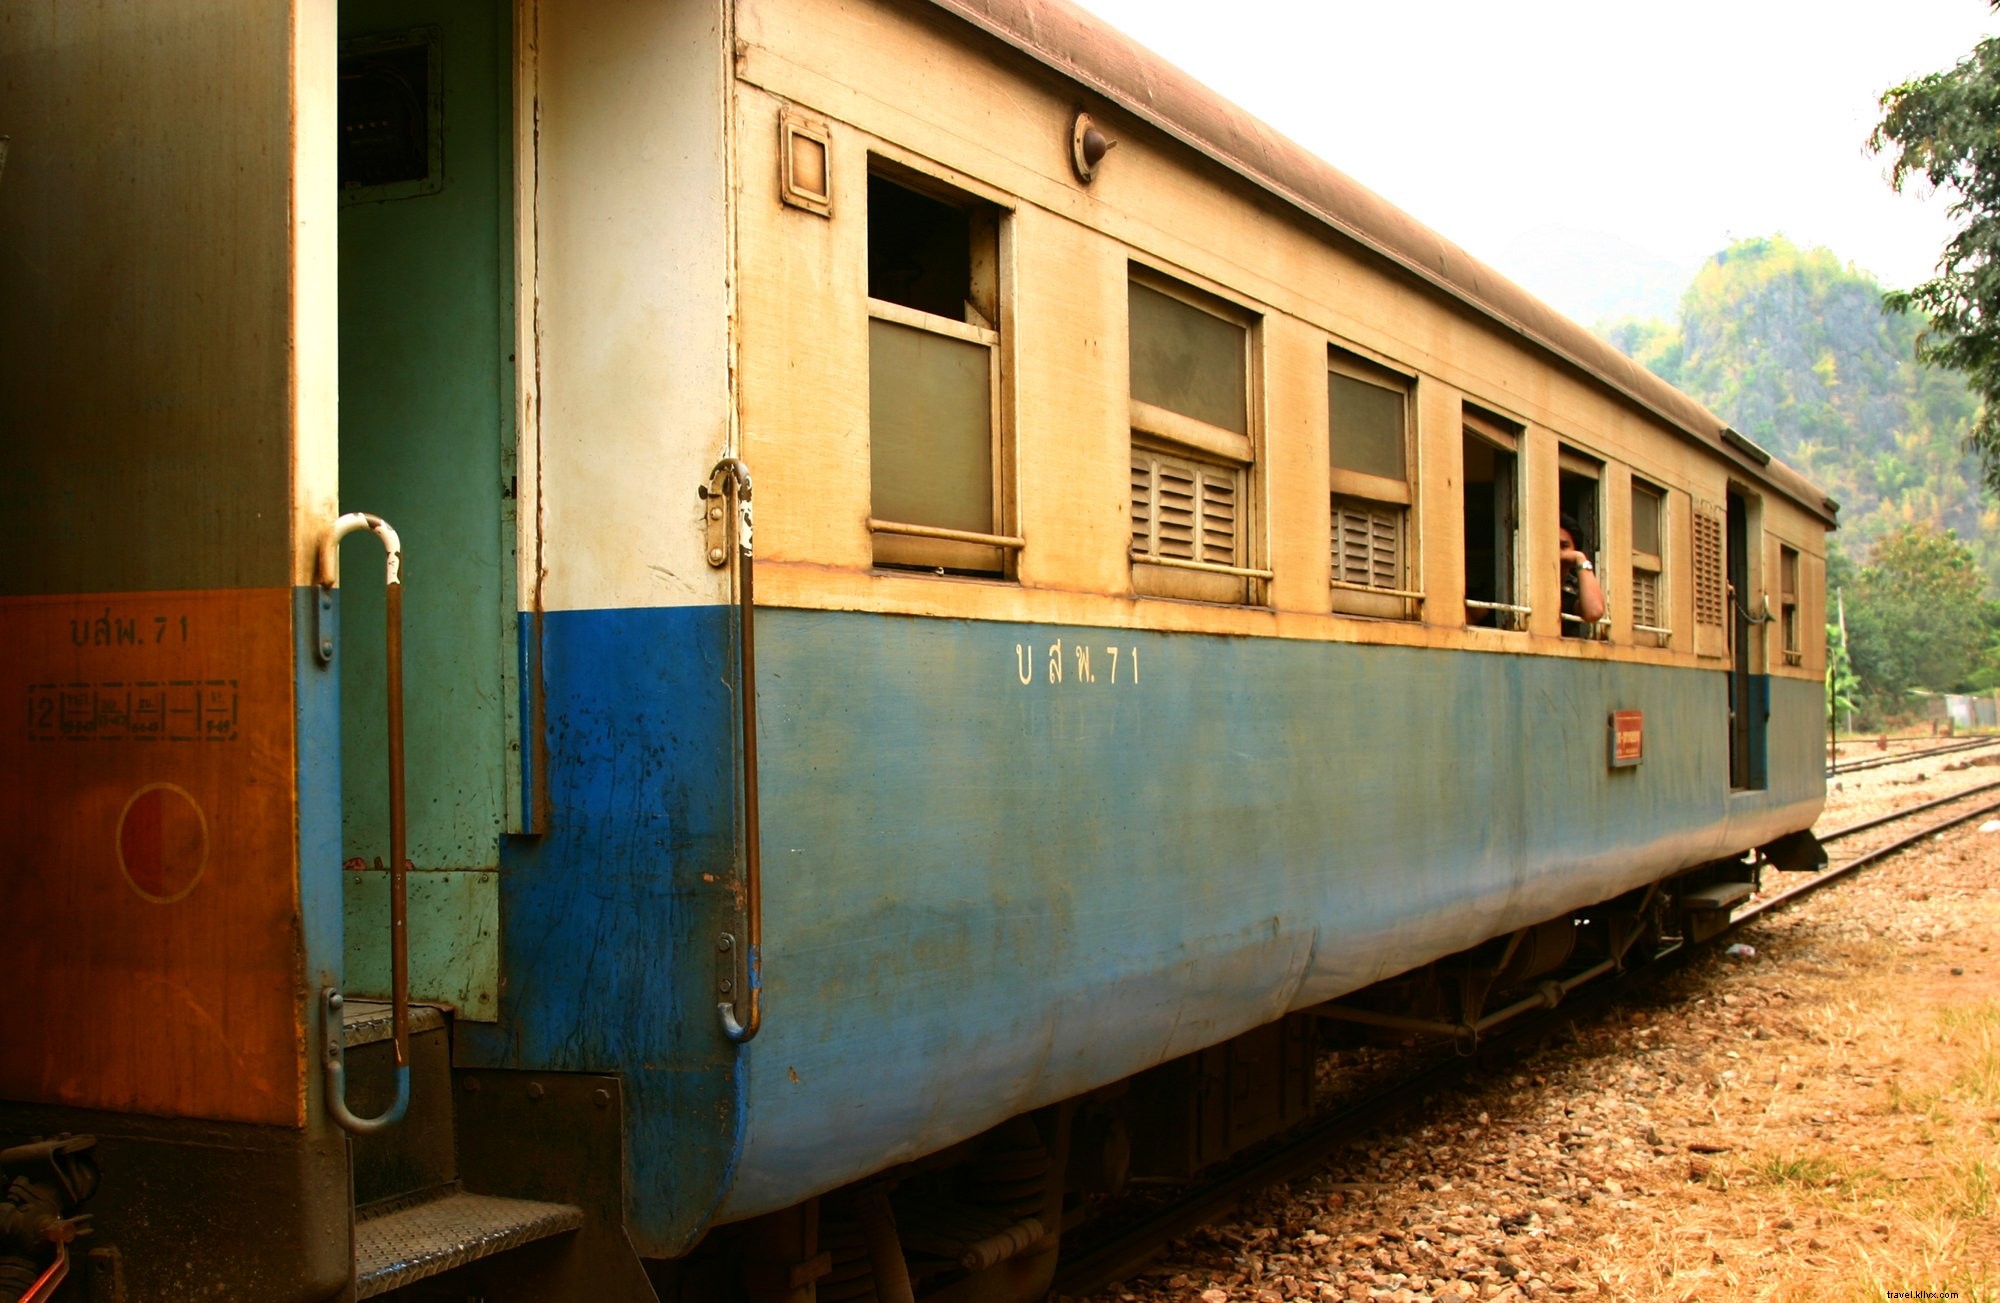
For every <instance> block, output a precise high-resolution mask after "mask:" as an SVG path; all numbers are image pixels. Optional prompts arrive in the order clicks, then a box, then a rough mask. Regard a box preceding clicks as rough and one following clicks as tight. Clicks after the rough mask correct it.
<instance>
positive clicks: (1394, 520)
mask: <svg viewBox="0 0 2000 1303" xmlns="http://www.w3.org/2000/svg"><path fill="white" fill-rule="evenodd" d="M1405 514H1406V513H1405V511H1404V509H1403V508H1401V507H1392V506H1384V505H1382V504H1381V503H1377V502H1363V501H1361V500H1359V499H1356V498H1335V499H1334V500H1333V577H1334V579H1335V581H1336V582H1339V583H1343V584H1356V585H1359V586H1361V587H1364V588H1385V589H1400V588H1401V587H1402V586H1403V520H1404V516H1405Z"/></svg>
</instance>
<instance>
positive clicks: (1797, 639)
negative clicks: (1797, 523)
mask: <svg viewBox="0 0 2000 1303" xmlns="http://www.w3.org/2000/svg"><path fill="white" fill-rule="evenodd" d="M1778 618H1779V620H1780V622H1781V624H1780V629H1781V632H1782V633H1783V636H1784V645H1785V664H1787V665H1798V664H1801V663H1803V662H1804V660H1805V643H1804V641H1803V639H1802V637H1801V630H1800V626H1799V554H1798V550H1797V549H1796V548H1790V547H1786V546H1785V545H1784V544H1783V543H1780V544H1778Z"/></svg>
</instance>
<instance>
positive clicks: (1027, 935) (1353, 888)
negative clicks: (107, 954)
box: [720, 611, 1823, 1220]
mask: <svg viewBox="0 0 2000 1303" xmlns="http://www.w3.org/2000/svg"><path fill="white" fill-rule="evenodd" d="M758 637H759V660H760V682H759V702H760V712H761V722H762V727H761V730H760V737H761V744H760V745H761V752H762V755H761V763H762V780H763V781H762V800H763V847H764V900H765V921H764V936H765V952H764V953H765V1030H764V1032H763V1035H762V1036H761V1037H760V1038H759V1039H758V1040H757V1041H756V1042H755V1043H754V1044H752V1045H751V1046H750V1047H749V1048H748V1049H747V1050H746V1051H745V1056H744V1057H745V1062H746V1072H745V1076H744V1087H745V1089H746V1091H747V1099H746V1102H745V1108H744V1115H745V1119H746V1122H745V1130H744V1134H743V1148H742V1152H741V1155H740V1159H739V1163H738V1166H737V1168H736V1171H735V1173H734V1175H733V1178H732V1182H731V1185H730V1188H729V1191H728V1193H727V1195H726V1198H725V1201H724V1203H723V1205H722V1208H721V1210H720V1215H721V1217H722V1219H724V1220H731V1219H735V1218H739V1217H744V1216H749V1215H753V1214H755V1213H758V1212H761V1211H765V1210H769V1209H772V1208H777V1207H783V1206H786V1205H788V1204H791V1203H793V1202H796V1201H797V1200H799V1199H801V1198H803V1197H806V1196H807V1195H810V1194H812V1193H815V1192H817V1191H820V1190H824V1189H829V1188H832V1187H834V1186H837V1185H839V1184H841V1183H843V1182H845V1181H848V1180H851V1179H853V1178H855V1177H857V1176H860V1175H862V1174H864V1173H867V1172H871V1171H875V1170H879V1169H880V1168H882V1167H884V1166H886V1165H889V1164H892V1163H895V1162H897V1161H900V1160H903V1159H907V1158H911V1157H915V1156H917V1155H920V1154H922V1153H925V1152H929V1151H931V1150H933V1149H936V1148H938V1147H940V1146H942V1145H944V1144H948V1143H950V1142H952V1141H954V1140H957V1139H959V1138H962V1137H964V1136H967V1135H970V1134H975V1133H976V1132H978V1131H979V1130H981V1129H983V1128H984V1127H986V1126H988V1125H991V1124H992V1123H994V1122H997V1121H999V1120H1000V1119H1002V1118H1005V1117H1007V1116H1009V1115H1011V1114H1014V1113H1017V1112H1020V1111H1022V1110H1024V1109H1027V1108H1031V1107H1035V1106H1038V1105H1040V1104H1043V1103H1047V1102H1050V1101H1053V1100H1056V1099H1061V1098H1064V1097H1067V1096H1069V1095H1072V1094H1075V1093H1077V1092H1080V1091H1083V1090H1087V1089H1089V1088H1091V1087H1094V1086H1096V1085H1099V1084H1101V1083H1103V1082H1106V1081H1110V1080H1115V1079H1117V1078H1119V1077H1122V1076H1125V1075H1128V1074H1130V1073H1132V1072H1135V1071H1138V1070H1140V1069H1143V1068H1145V1067H1148V1066H1150V1065H1152V1064H1154V1063H1158V1062H1160V1061H1162V1060H1165V1059H1168V1058H1171V1057H1174V1056H1176V1055H1179V1054H1183V1053H1186V1052H1188V1051H1191V1050H1194V1049H1196V1048H1199V1047H1201V1046H1203V1045H1207V1044H1211V1043H1214V1042H1216V1041H1218V1040H1221V1039H1224V1038H1226V1037H1228V1036H1232V1035H1235V1034H1237V1033H1239V1032H1241V1031H1244V1030H1246V1029H1248V1028H1250V1027H1253V1026H1256V1025H1258V1024H1260V1023H1263V1022H1266V1021H1269V1020H1271V1019H1273V1018H1275V1017H1277V1016H1278V1015H1280V1014H1281V1013H1283V1012H1285V1011H1286V1010H1287V1009H1291V1008H1299V1007H1303V1006H1305V1005H1307V1004H1311V1003H1315V1002H1318V1001H1320V1000H1323V999H1327V998H1330V997H1332V996H1335V995H1338V994H1341V993H1344V992H1346V991H1349V990H1352V989H1355V988H1357V987H1359V986H1362V985H1366V984H1367V983H1369V982H1372V981H1375V980H1377V979H1379V978H1382V977H1385V976H1388V975H1391V974H1393V973H1396V972H1400V971H1403V970H1404V969H1407V968H1409V967H1412V966H1414V965H1416V964H1420V963H1423V962H1426V961H1428V960H1430V959H1433V958H1436V957H1438V956H1440V955H1443V954H1447V953H1450V952H1453V951H1456V950H1458V949H1462V948H1464V947H1465V946H1467V945H1470V944H1473V943H1476V942H1477V941H1479V940H1482V939H1484V938H1486V937H1488V936H1491V935H1494V934H1496V933H1498V932H1502V931H1504V930H1507V929H1510V928H1513V927H1518V926H1522V925H1525V924H1528V923H1532V922H1536V921H1539V920H1542V919H1545V918H1549V917H1552V916H1555V915H1559V914H1561V913H1563V912H1564V911H1566V910H1568V909H1570V908H1572V907H1575V906H1579V905H1583V904H1587V903H1590V902H1593V901H1597V900H1601V899H1605V898H1608V897H1610V896H1613V895H1616V894H1618V893H1619V892H1621V891H1623V890H1626V889H1629V888H1631V887H1633V886H1636V885H1639V884H1641V883H1644V882H1648V881H1652V880H1656V879H1658V878H1660V877H1662V876H1664V875H1665V874H1667V873H1670V872H1672V871H1673V870H1675V869H1678V868H1681V867H1686V866H1690V865H1694V864H1698V863H1701V862H1703V861H1705V860H1708V859H1712V858H1715V857H1717V856H1719V855H1723V854H1727V853H1732V852H1735V851H1738V850H1742V849H1744V848H1746V847H1748V846H1750V845H1753V844H1756V843H1757V842H1759V841H1762V840H1768V839H1769V838H1770V837H1771V836H1774V835H1776V834H1777V833H1778V832H1780V831H1784V830H1787V829H1790V828H1796V827H1803V826H1806V825H1807V824H1809V823H1810V822H1811V820H1812V818H1813V816H1814V815H1815V814H1816V813H1817V810H1818V807H1819V803H1820V801H1821V799H1822V796H1823V780H1822V776H1821V770H1820V767H1819V763H1818V759H1817V754H1816V752H1815V751H1814V750H1813V747H1814V745H1815V744H1816V741H1817V739H1818V738H1819V736H1820V734H1819V732H1818V723H1817V720H1818V714H1819V691H1818V685H1817V684H1813V683H1810V682H1804V683H1799V682H1795V681H1790V680H1780V681H1776V682H1774V683H1773V684H1772V700H1773V708H1774V715H1773V718H1772V721H1771V729H1770V739H1771V745H1770V755H1769V760H1770V767H1769V780H1770V783H1771V786H1770V787H1768V788H1767V789H1765V790H1763V791H1761V792H1752V793H1741V794H1736V795H1733V796H1732V795H1731V794H1729V793H1728V791H1727V782H1728V778H1727V775H1728V755H1727V741H1728V736H1727V723H1726V721H1727V703H1726V690H1727V684H1726V679H1725V676H1724V675H1723V674H1722V673H1721V672H1719V670H1718V671H1715V672H1704V671H1694V670H1678V669H1664V668H1659V667H1645V666H1634V665H1624V664H1617V663H1610V662H1601V661H1594V660H1580V659H1570V658H1564V657H1550V656H1526V655H1495V654H1481V653H1465V652H1455V651H1442V650H1434V649H1409V648H1390V647H1364V646H1353V645H1343V644H1325V643H1307V642H1296V641H1281V640H1277V639H1252V638H1229V637H1210V636H1198V635H1187V634H1174V635H1160V634H1148V633H1138V632H1132V631H1124V630H1107V629H1081V628H1052V627H1044V626H1013V625H1001V624H980V623H972V622H964V621H949V620H925V619H916V618H904V617H883V616H875V615H866V614H858V613H838V612H796V611H762V612H759V630H758ZM1618 709H1637V710H1641V711H1643V712H1644V713H1645V719H1646V736H1645V748H1646V750H1645V759H1644V761H1643V763H1641V764H1640V765H1638V766H1636V767H1634V768H1630V769H1624V770H1613V769H1612V768H1611V767H1610V765H1609V763H1608V754H1607V749H1608V745H1609V742H1608V736H1607V733H1608V729H1607V717H1608V715H1609V712H1611V711H1612V710H1618Z"/></svg>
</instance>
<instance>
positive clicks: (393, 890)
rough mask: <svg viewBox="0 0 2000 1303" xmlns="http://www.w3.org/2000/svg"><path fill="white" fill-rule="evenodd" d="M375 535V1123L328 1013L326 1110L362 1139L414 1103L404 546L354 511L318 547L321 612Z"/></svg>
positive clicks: (336, 997)
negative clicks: (380, 838)
mask: <svg viewBox="0 0 2000 1303" xmlns="http://www.w3.org/2000/svg"><path fill="white" fill-rule="evenodd" d="M364 529H365V530H367V531H368V532H370V533H372V534H374V535H375V537H376V538H378V539H380V540H381V542H382V549H383V551H384V552H385V553H387V561H386V562H385V570H384V576H385V577H384V593H383V597H384V608H385V609H384V615H385V618H384V621H383V623H384V624H385V625H386V634H385V637H386V639H387V642H388V647H387V660H386V665H387V678H388V714H389V974H390V976H389V981H390V1018H391V1020H392V1025H393V1027H394V1029H395V1045H396V1101H395V1103H393V1104H391V1105H390V1106H389V1111H388V1112H386V1113H384V1114H382V1115H381V1116H380V1117H375V1118H362V1117H356V1116H355V1115H354V1114H353V1113H352V1112H351V1111H350V1110H349V1109H348V1107H347V1044H346V1037H345V1033H344V1031H343V1029H342V1027H341V1023H340V1009H341V1005H342V999H341V994H340V992H339V991H338V990H336V989H334V988H333V987H328V988H327V989H326V991H325V992H324V1001H325V1008H326V1024H327V1026H326V1037H327V1054H326V1065H325V1070H326V1106H327V1109H328V1111H329V1112H331V1113H332V1114H333V1120H334V1121H335V1122H337V1123H339V1124H340V1126H341V1127H342V1128H344V1129H346V1130H348V1131H351V1132H353V1133H354V1134H355V1135H360V1136H365V1135H369V1134H372V1133H373V1132H376V1131H380V1130H382V1129H383V1128H384V1127H388V1126H393V1125H394V1124H395V1123H397V1122H400V1121H401V1120H402V1117H403V1113H404V1110H405V1109H407V1108H408V1107H409V1103H410V944H409V933H408V927H407V925H408V922H409V899H408V894H407V889H408V884H407V882H406V879H405V876H404V875H405V871H406V869H407V867H408V865H407V863H406V861H407V859H408V843H409V836H408V830H407V824H406V821H405V817H404V800H403V540H402V539H401V538H399V537H398V536H397V534H396V531H395V529H394V528H393V527H391V526H390V524H389V522H388V521H386V520H384V519H382V518H381V517H380V516H373V515H370V514H368V513H367V512H365V511H351V512H348V513H347V514H346V515H343V516H341V517H340V518H339V519H338V520H336V521H334V522H333V528H332V529H331V530H330V531H328V533H327V536H326V538H325V540H324V541H322V542H321V543H320V546H319V587H320V606H321V609H322V610H326V609H328V608H330V607H331V605H332V596H333V590H334V589H335V588H337V587H339V586H340V541H341V540H342V539H344V538H346V537H347V536H348V535H349V534H355V533H359V532H360V531H362V530H364ZM332 655H333V647H332V636H331V633H330V632H327V631H322V633H321V635H320V659H321V660H322V661H331V659H332Z"/></svg>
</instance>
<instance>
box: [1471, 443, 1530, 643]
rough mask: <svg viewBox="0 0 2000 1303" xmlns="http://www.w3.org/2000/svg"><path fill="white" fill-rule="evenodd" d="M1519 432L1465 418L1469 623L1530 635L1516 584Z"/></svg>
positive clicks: (1518, 529)
mask: <svg viewBox="0 0 2000 1303" xmlns="http://www.w3.org/2000/svg"><path fill="white" fill-rule="evenodd" d="M1519 446H1520V444H1519V432H1518V430H1515V429H1510V428H1508V426H1507V425H1505V424H1504V423H1503V422H1501V421H1499V420H1498V419H1497V418H1493V417H1488V416H1485V415H1484V414H1475V413H1474V412H1473V411H1472V410H1471V409H1470V408H1468V409H1466V413H1465V442H1464V457H1463V461H1462V465H1463V468H1464V482H1465V622H1466V623H1467V624H1470V625H1479V626H1483V627H1486V628H1493V629H1516V630H1518V629H1525V628H1527V627H1528V616H1529V615H1530V614H1532V612H1531V611H1530V610H1529V608H1528V607H1527V606H1526V605H1525V604H1523V603H1522V602H1520V600H1519V598H1518V594H1519V593H1520V585H1519V583H1518V581H1517V578H1516V571H1517V566H1516V556H1517V554H1518V552H1519V548H1518V547H1517V545H1516V544H1517V540H1518V537H1519V532H1520V496H1519V487H1518V486H1519V479H1520V476H1519V474H1518V467H1519V460H1520V457H1519V453H1518V451H1517V450H1518V448H1519Z"/></svg>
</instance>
